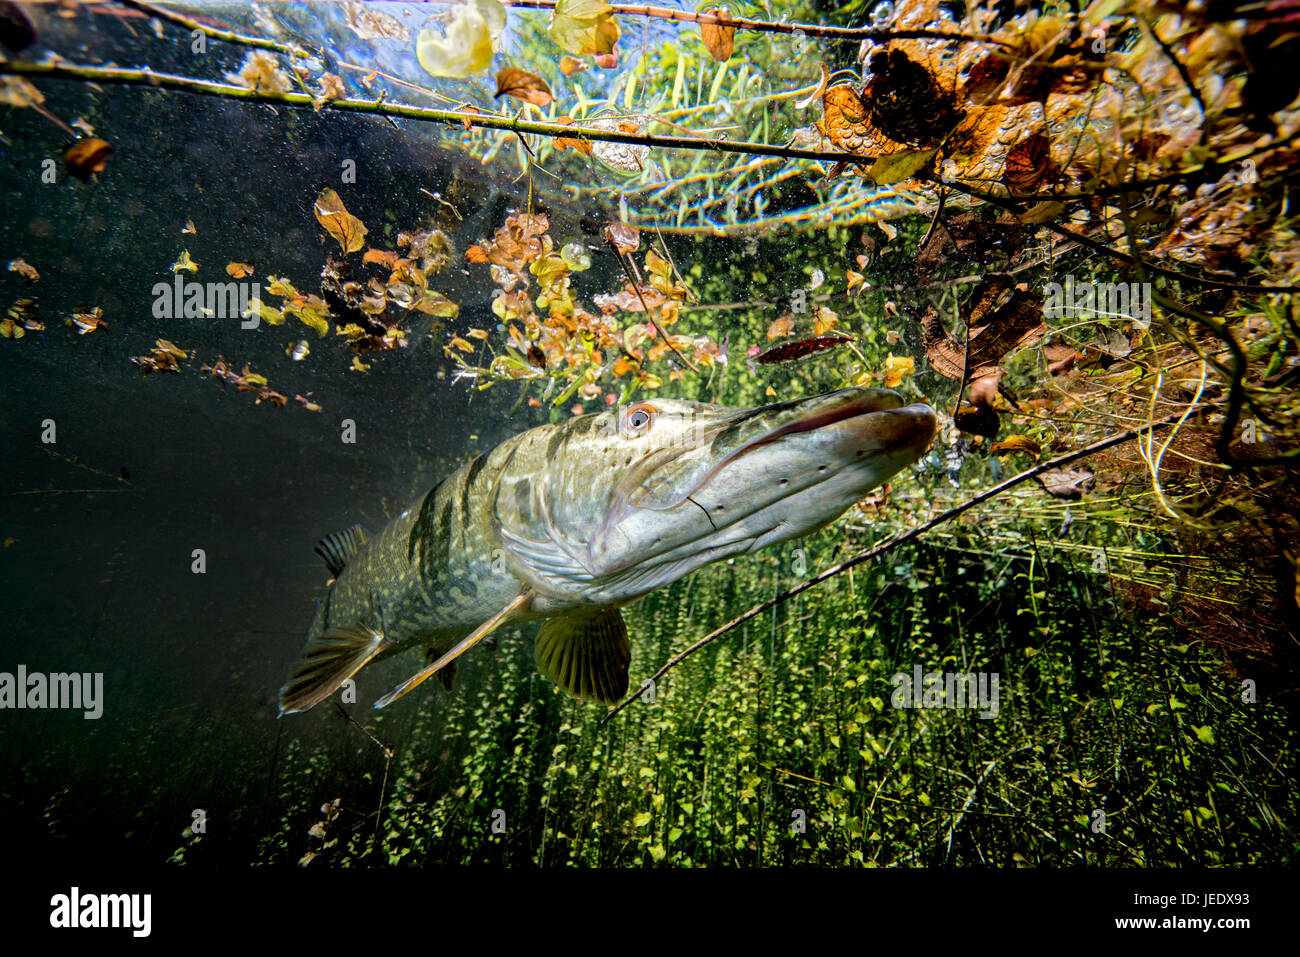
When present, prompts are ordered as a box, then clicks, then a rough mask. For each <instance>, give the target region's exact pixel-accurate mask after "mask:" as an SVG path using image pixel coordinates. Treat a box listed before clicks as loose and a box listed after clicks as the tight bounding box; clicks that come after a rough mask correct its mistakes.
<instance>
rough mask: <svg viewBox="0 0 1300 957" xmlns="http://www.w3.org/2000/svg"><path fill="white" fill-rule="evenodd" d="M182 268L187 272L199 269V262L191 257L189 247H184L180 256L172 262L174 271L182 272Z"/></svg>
mask: <svg viewBox="0 0 1300 957" xmlns="http://www.w3.org/2000/svg"><path fill="white" fill-rule="evenodd" d="M182 269H183V270H185V271H186V272H198V271H199V264H198V263H196V262H195V261H194V260H193V259H191V258H190V251H189V250H188V249H182V250H181V255H180V258H179V259H177V260H176V261H175V262H174V263H172V272H180V271H181V270H182Z"/></svg>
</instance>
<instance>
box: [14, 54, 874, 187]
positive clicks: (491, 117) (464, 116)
mask: <svg viewBox="0 0 1300 957" xmlns="http://www.w3.org/2000/svg"><path fill="white" fill-rule="evenodd" d="M6 73H9V74H15V75H20V76H35V77H48V78H50V79H58V80H81V81H89V82H94V83H120V84H124V85H127V86H151V87H160V88H163V89H173V90H183V91H185V92H187V93H196V94H199V95H202V96H218V97H225V98H228V99H234V100H247V101H251V102H255V103H274V104H279V105H282V106H292V107H311V108H313V109H314V108H315V106H316V105H317V103H318V99H319V98H317V97H313V96H308V95H307V94H305V93H270V92H267V91H265V90H252V89H249V88H248V87H245V86H237V85H234V84H231V83H218V82H215V81H212V80H200V79H196V78H194V77H188V76H178V75H176V74H172V73H155V72H154V71H152V70H150V69H148V68H147V67H146V68H138V69H137V68H129V67H98V66H87V65H79V64H71V63H62V62H61V63H26V62H23V61H18V60H0V75H3V74H6ZM322 109H327V110H338V111H340V112H347V113H367V114H371V115H375V116H390V117H398V118H401V119H407V120H418V121H420V122H425V123H442V124H444V125H447V126H460V127H465V128H470V127H479V128H482V129H495V130H509V131H510V132H513V133H532V134H536V135H538V136H549V137H571V138H572V137H580V138H582V139H588V140H602V141H604V142H607V143H632V144H636V145H639V146H649V147H659V148H662V149H682V150H698V151H710V150H711V151H714V152H719V153H741V154H745V155H753V156H779V157H783V158H785V159H806V160H815V161H819V162H824V163H856V164H860V165H866V164H870V163H872V162H874V159H875V158H874V157H870V156H859V155H857V154H856V153H842V152H836V151H833V150H805V149H796V148H793V147H784V146H775V145H772V144H769V143H747V142H743V141H740V140H725V139H711V138H709V137H704V136H656V135H652V134H649V133H626V132H623V131H621V130H602V129H595V128H593V127H582V126H563V125H561V124H559V123H534V122H530V121H526V120H520V119H518V118H516V117H513V116H502V115H500V114H496V113H467V112H461V111H458V110H437V109H432V108H430V107H420V106H407V105H404V104H400V103H387V102H383V101H382V100H380V99H375V100H350V99H340V100H327V101H326V102H325V103H324V104H323V105H322Z"/></svg>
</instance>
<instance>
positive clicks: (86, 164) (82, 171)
mask: <svg viewBox="0 0 1300 957" xmlns="http://www.w3.org/2000/svg"><path fill="white" fill-rule="evenodd" d="M112 155H113V147H112V146H110V145H109V144H108V142H107V141H105V140H101V139H99V138H98V137H96V136H87V137H86V138H84V139H80V140H77V142H75V143H73V144H72V145H71V146H69V147H68V151H67V152H66V153H64V154H63V165H64V167H66V168H67V170H68V172H69V173H71V174H72V175H73V176H75V177H77V179H79V180H81V181H82V182H85V181H86V180H88V179H90V177H92V176H94V175H95V174H97V173H102V172H104V167H105V166H107V165H108V158H109V157H110V156H112Z"/></svg>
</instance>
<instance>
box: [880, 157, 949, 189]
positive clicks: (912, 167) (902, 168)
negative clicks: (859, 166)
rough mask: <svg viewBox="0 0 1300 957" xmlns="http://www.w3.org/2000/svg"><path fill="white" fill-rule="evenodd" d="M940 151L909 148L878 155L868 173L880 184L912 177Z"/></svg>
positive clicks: (885, 184) (884, 184)
mask: <svg viewBox="0 0 1300 957" xmlns="http://www.w3.org/2000/svg"><path fill="white" fill-rule="evenodd" d="M938 152H939V151H938V150H908V151H906V152H903V153H891V154H889V155H888V156H878V157H876V161H875V162H874V163H872V164H871V168H870V169H868V170H867V175H868V176H870V177H871V178H872V179H873V180H875V181H876V183H877V185H880V186H888V185H889V184H890V183H897V182H901V181H902V180H905V179H911V178H912V177H913V176H915V175H916V174H917V173H919V172H920V171H921V170H923V169H924V168H925V167H926V166H928V165H929V163H930V161H931V160H932V159H934V156H935V154H936V153H938Z"/></svg>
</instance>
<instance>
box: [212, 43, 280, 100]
mask: <svg viewBox="0 0 1300 957" xmlns="http://www.w3.org/2000/svg"><path fill="white" fill-rule="evenodd" d="M226 79H227V80H228V81H230V82H231V83H234V84H236V85H238V86H244V87H247V88H248V89H250V90H256V91H257V92H259V93H288V92H289V90H291V89H292V88H293V84H292V82H291V81H290V79H289V74H287V73H285V72H284V70H282V69H280V61H278V60H277V59H276V58H275V57H274V56H272V55H271V54H269V53H267V52H266V51H265V50H249V51H248V55H247V56H245V57H244V62H243V64H241V65H240V67H239V72H238V73H227V74H226Z"/></svg>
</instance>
